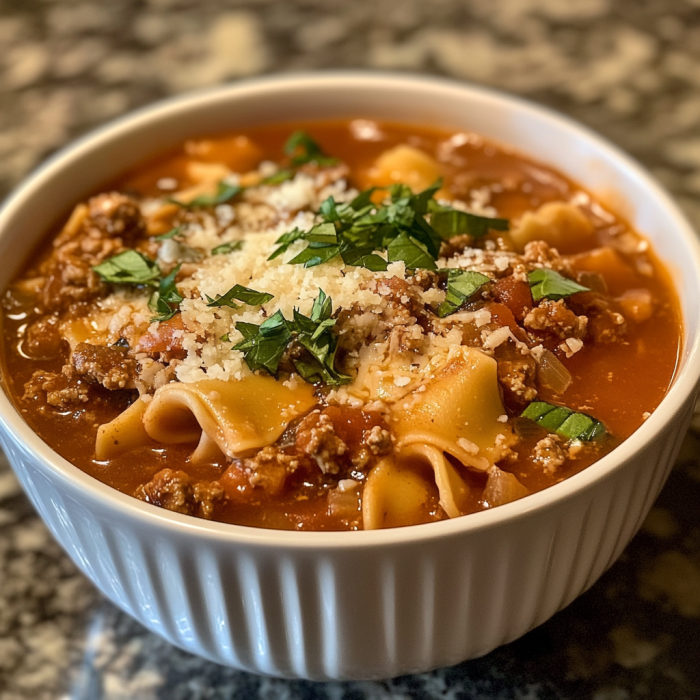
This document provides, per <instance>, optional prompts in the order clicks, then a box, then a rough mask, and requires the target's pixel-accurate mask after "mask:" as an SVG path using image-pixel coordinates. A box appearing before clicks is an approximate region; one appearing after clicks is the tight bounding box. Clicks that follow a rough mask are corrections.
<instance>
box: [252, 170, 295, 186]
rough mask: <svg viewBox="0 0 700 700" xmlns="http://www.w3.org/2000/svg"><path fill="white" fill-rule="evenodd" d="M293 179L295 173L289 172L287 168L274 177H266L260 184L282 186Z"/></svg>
mask: <svg viewBox="0 0 700 700" xmlns="http://www.w3.org/2000/svg"><path fill="white" fill-rule="evenodd" d="M293 178H294V171H293V170H288V169H287V168H284V169H282V170H278V171H277V172H276V173H275V174H274V175H270V176H268V177H264V178H263V179H262V180H260V184H261V185H281V184H282V183H283V182H286V181H287V180H291V179H293Z"/></svg>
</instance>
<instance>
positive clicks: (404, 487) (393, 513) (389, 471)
mask: <svg viewBox="0 0 700 700" xmlns="http://www.w3.org/2000/svg"><path fill="white" fill-rule="evenodd" d="M434 490H435V485H434V484H433V483H432V479H431V478H430V476H429V475H427V474H426V473H425V472H424V471H422V470H420V469H411V468H410V467H406V465H401V464H399V463H397V460H396V459H395V458H394V457H387V458H386V459H383V460H381V462H379V464H377V466H376V467H375V468H374V469H373V470H372V471H371V472H370V474H369V477H368V478H367V483H366V484H365V488H364V493H363V497H362V526H363V527H364V529H365V530H378V529H381V528H385V527H401V526H402V525H415V524H416V523H419V522H421V520H422V518H421V514H422V513H423V512H425V511H426V510H427V509H428V507H429V506H428V503H429V501H430V499H431V496H432V492H433V491H434Z"/></svg>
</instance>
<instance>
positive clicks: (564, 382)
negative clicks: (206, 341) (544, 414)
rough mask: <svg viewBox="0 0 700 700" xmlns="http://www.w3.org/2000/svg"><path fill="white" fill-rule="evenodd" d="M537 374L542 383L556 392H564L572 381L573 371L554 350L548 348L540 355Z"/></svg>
mask: <svg viewBox="0 0 700 700" xmlns="http://www.w3.org/2000/svg"><path fill="white" fill-rule="evenodd" d="M537 376H538V378H539V381H540V384H541V385H542V386H543V387H546V388H547V389H551V390H552V391H553V392H554V393H555V394H563V393H564V392H565V391H566V390H567V389H568V388H569V387H570V386H571V382H572V377H571V372H569V370H568V369H566V367H564V365H563V364H562V363H561V361H560V360H559V358H558V357H557V356H556V355H555V354H554V353H553V352H551V351H550V350H547V349H545V350H543V351H542V353H541V355H540V358H539V365H538V370H537Z"/></svg>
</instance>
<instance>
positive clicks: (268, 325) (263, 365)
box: [233, 289, 351, 385]
mask: <svg viewBox="0 0 700 700" xmlns="http://www.w3.org/2000/svg"><path fill="white" fill-rule="evenodd" d="M318 292H319V294H318V297H317V298H316V300H315V301H314V304H313V307H312V309H311V315H310V316H304V314H302V313H300V312H299V311H298V310H297V309H295V310H294V318H293V319H292V320H291V321H288V320H287V319H286V318H285V317H284V316H283V315H282V312H281V311H277V312H276V313H275V314H274V315H273V316H270V318H268V319H267V320H266V321H264V322H263V323H262V324H260V325H259V326H257V325H255V324H254V323H244V322H238V323H236V330H238V331H239V332H240V333H241V334H242V335H243V340H241V341H240V342H239V343H237V344H236V345H234V346H233V349H234V350H240V351H241V352H242V353H243V357H244V359H245V362H246V364H247V365H248V367H249V368H250V369H251V370H252V371H256V370H261V369H264V370H266V371H267V372H268V373H269V374H271V375H273V376H277V371H278V369H279V364H280V361H281V359H282V356H283V355H284V351H285V350H286V349H287V347H288V346H289V345H290V343H292V342H296V343H298V345H299V346H301V348H303V349H304V350H305V351H306V352H305V353H300V357H294V358H291V359H292V363H293V364H294V367H295V369H296V370H297V372H298V373H299V374H300V376H301V377H302V378H303V379H304V380H306V381H307V382H309V383H311V384H315V383H317V382H321V381H323V382H325V383H326V384H330V385H337V384H347V383H348V382H349V381H350V380H351V378H350V377H348V376H346V375H344V374H341V373H340V372H338V370H337V369H336V368H335V355H336V350H337V347H338V339H337V337H336V336H335V335H334V334H333V333H332V332H331V330H330V329H331V328H332V327H333V326H334V325H335V323H336V321H335V319H333V318H331V316H332V315H333V302H332V301H331V298H330V297H329V296H327V295H326V294H325V293H324V291H323V290H322V289H319V290H318Z"/></svg>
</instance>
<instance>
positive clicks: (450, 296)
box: [437, 269, 490, 318]
mask: <svg viewBox="0 0 700 700" xmlns="http://www.w3.org/2000/svg"><path fill="white" fill-rule="evenodd" d="M489 281H490V278H489V277H487V276H486V275H482V274H481V273H480V272H474V271H473V270H459V269H449V270H447V294H446V295H445V301H443V302H442V303H441V304H440V305H439V306H438V310H437V313H438V316H440V318H444V317H445V316H449V315H450V314H453V313H454V312H455V311H457V309H458V308H459V307H460V306H462V304H463V303H464V302H465V301H466V300H467V299H469V297H471V296H472V295H473V294H475V293H476V292H477V291H478V290H479V289H481V287H483V286H484V285H485V284H486V283H487V282H489Z"/></svg>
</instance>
